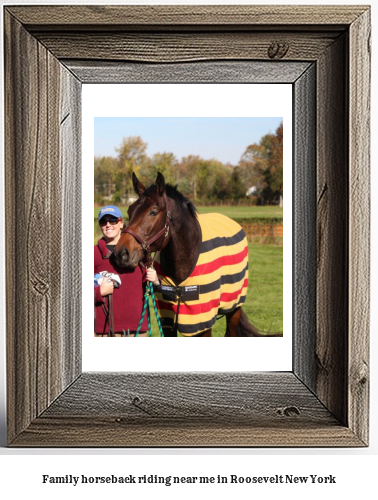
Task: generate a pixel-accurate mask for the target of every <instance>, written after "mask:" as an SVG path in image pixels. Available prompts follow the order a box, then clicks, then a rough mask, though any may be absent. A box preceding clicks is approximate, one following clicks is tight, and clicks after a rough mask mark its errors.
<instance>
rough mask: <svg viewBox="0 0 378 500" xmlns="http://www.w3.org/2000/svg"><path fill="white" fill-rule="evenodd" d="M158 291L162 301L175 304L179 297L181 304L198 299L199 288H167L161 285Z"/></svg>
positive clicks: (193, 286) (195, 286)
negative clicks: (161, 295)
mask: <svg viewBox="0 0 378 500" xmlns="http://www.w3.org/2000/svg"><path fill="white" fill-rule="evenodd" d="M160 291H161V293H162V294H163V299H164V300H167V301H168V302H177V301H178V299H179V297H181V302H188V301H190V300H198V299H199V286H198V285H192V286H167V285H161V287H160Z"/></svg>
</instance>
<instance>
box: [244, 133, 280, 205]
mask: <svg viewBox="0 0 378 500" xmlns="http://www.w3.org/2000/svg"><path fill="white" fill-rule="evenodd" d="M239 167H240V172H241V176H242V178H243V180H244V182H247V186H248V187H251V186H256V188H257V190H258V191H260V193H261V198H262V200H263V202H264V203H267V204H277V203H279V200H280V196H282V195H283V124H282V123H281V124H280V125H279V127H278V128H277V130H276V133H275V134H266V135H264V136H263V137H262V138H261V140H260V143H259V144H251V145H250V146H248V147H247V149H246V150H245V152H244V154H243V155H242V158H241V160H240V162H239Z"/></svg>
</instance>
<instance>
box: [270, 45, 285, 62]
mask: <svg viewBox="0 0 378 500" xmlns="http://www.w3.org/2000/svg"><path fill="white" fill-rule="evenodd" d="M289 48H290V46H289V44H287V43H286V42H272V43H271V44H270V45H269V48H268V57H269V58H270V59H282V58H283V57H285V56H286V54H287V53H288V51H289Z"/></svg>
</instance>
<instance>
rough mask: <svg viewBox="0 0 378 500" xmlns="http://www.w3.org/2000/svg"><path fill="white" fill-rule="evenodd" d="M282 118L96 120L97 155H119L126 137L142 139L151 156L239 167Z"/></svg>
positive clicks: (95, 141) (272, 131) (95, 152)
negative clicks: (167, 155)
mask: <svg viewBox="0 0 378 500" xmlns="http://www.w3.org/2000/svg"><path fill="white" fill-rule="evenodd" d="M281 121H282V118H281V117H277V118H272V117H270V118H261V117H260V118H95V119H94V154H95V156H117V152H116V150H115V148H117V147H118V146H119V145H120V144H121V141H122V138H123V137H129V136H140V137H141V138H142V139H143V141H144V142H147V144H148V149H147V154H148V156H150V157H151V156H152V155H154V154H155V153H164V152H167V153H173V154H174V155H175V156H176V158H177V159H178V160H181V158H182V157H184V156H188V155H190V154H191V155H199V156H201V157H202V158H203V159H206V160H208V159H211V158H215V159H217V160H219V161H221V162H223V163H231V164H233V165H236V164H237V163H238V162H239V160H240V157H241V155H242V154H243V153H244V151H245V149H246V148H247V146H249V145H250V144H253V143H258V142H259V141H260V139H261V137H262V136H264V135H265V134H269V133H275V131H276V129H277V127H278V126H279V124H280V123H281Z"/></svg>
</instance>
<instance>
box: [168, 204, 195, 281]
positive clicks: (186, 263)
mask: <svg viewBox="0 0 378 500" xmlns="http://www.w3.org/2000/svg"><path fill="white" fill-rule="evenodd" d="M171 203H172V205H173V204H174V208H173V207H172V210H171V211H172V220H171V228H170V237H169V242H168V244H167V246H166V247H165V248H164V250H162V252H161V259H160V262H161V265H162V268H163V270H164V273H165V274H167V275H168V276H169V277H170V278H172V279H173V281H174V282H175V283H176V284H177V285H178V284H180V283H181V282H183V281H184V280H185V279H186V278H187V277H188V276H189V275H190V272H191V271H192V269H193V267H194V266H195V264H196V262H197V258H198V249H199V245H200V242H201V230H200V227H199V224H198V221H197V220H196V219H195V218H194V217H193V216H192V214H191V213H190V212H189V211H188V210H187V209H184V208H181V207H177V206H176V203H174V202H173V201H172V202H171Z"/></svg>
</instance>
